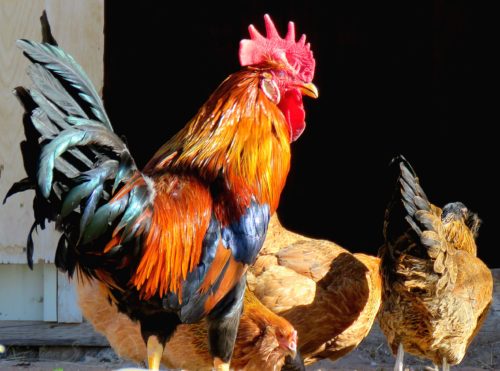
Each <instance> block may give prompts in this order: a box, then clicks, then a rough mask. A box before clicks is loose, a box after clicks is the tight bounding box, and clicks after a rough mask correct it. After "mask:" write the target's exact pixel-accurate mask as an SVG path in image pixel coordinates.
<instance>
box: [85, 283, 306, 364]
mask: <svg viewBox="0 0 500 371" xmlns="http://www.w3.org/2000/svg"><path fill="white" fill-rule="evenodd" d="M77 291H78V302H79V305H80V308H81V309H82V312H83V315H84V316H85V318H86V319H87V320H88V321H89V322H90V323H92V325H93V326H94V328H95V329H96V330H97V331H99V332H100V333H101V334H103V335H104V336H106V338H107V339H108V341H109V343H110V344H111V346H112V347H113V349H114V350H115V352H116V353H117V354H118V355H119V356H120V357H123V358H126V359H130V360H132V361H135V362H142V361H144V360H145V359H146V347H145V345H144V342H143V341H142V339H141V332H140V329H139V326H138V324H137V323H135V322H132V321H131V320H130V319H129V318H128V317H127V316H126V315H124V314H123V313H119V312H118V309H117V308H116V306H115V305H114V304H113V303H112V302H110V301H109V300H108V298H107V294H106V290H105V287H103V284H102V283H100V282H98V281H96V280H87V279H83V280H77ZM206 337H207V326H206V322H205V321H201V322H198V323H195V324H183V325H180V326H179V327H178V329H177V331H176V332H175V334H174V335H173V336H172V338H171V339H170V341H169V342H168V344H167V346H166V348H165V350H164V352H163V357H162V360H161V363H162V364H163V365H165V366H167V367H169V368H173V369H180V368H182V369H187V370H211V369H212V363H211V357H210V354H209V351H208V347H207V342H206ZM296 349H297V332H296V331H295V330H294V328H293V327H292V325H291V324H290V323H289V322H288V321H287V320H285V319H284V318H283V317H280V316H278V315H276V314H274V313H273V312H271V311H270V310H269V309H267V308H266V307H265V306H264V305H263V304H262V303H261V302H260V301H259V300H258V299H257V298H256V297H255V296H254V295H253V294H252V292H251V291H249V290H246V291H245V296H244V306H243V313H242V315H241V319H240V325H239V330H238V335H237V337H236V343H235V347H234V353H233V357H232V359H231V367H232V368H234V369H235V370H275V369H279V367H281V365H282V364H283V363H284V362H285V357H287V356H290V357H295V352H296Z"/></svg>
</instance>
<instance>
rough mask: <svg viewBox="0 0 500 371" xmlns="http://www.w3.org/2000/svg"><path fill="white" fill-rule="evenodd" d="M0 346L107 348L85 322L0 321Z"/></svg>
mask: <svg viewBox="0 0 500 371" xmlns="http://www.w3.org/2000/svg"><path fill="white" fill-rule="evenodd" d="M0 344H3V345H6V346H82V347H86V346H108V341H107V340H106V338H105V337H103V336H102V335H100V334H98V333H96V332H95V331H94V329H93V328H92V325H90V324H89V323H87V322H84V323H78V324H61V323H50V322H41V321H0Z"/></svg>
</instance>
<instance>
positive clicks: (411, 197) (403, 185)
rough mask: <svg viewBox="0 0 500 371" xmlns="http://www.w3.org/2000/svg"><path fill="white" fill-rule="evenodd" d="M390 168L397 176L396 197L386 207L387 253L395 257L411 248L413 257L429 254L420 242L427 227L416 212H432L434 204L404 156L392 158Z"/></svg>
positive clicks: (385, 231)
mask: <svg viewBox="0 0 500 371" xmlns="http://www.w3.org/2000/svg"><path fill="white" fill-rule="evenodd" d="M391 167H392V168H394V169H395V171H397V174H398V175H397V182H396V186H395V190H394V193H393V197H392V199H391V201H390V202H389V204H388V205H387V208H386V210H385V219H384V239H385V247H386V249H388V251H386V254H390V256H391V257H394V255H399V254H400V253H402V252H405V253H409V252H410V250H411V255H413V256H417V257H418V256H420V257H426V256H427V253H426V252H425V251H424V250H422V246H421V244H420V237H421V235H422V230H423V229H424V226H423V225H422V224H421V223H420V221H419V217H418V215H417V212H418V211H420V210H423V211H429V210H430V208H431V205H430V203H429V200H428V199H427V196H426V195H425V192H424V190H423V189H422V187H421V186H420V183H419V179H418V177H417V175H416V173H415V171H414V170H413V168H412V166H411V165H410V163H409V162H408V161H407V160H406V159H405V158H404V157H403V156H401V155H399V156H397V157H395V158H394V159H393V160H392V161H391Z"/></svg>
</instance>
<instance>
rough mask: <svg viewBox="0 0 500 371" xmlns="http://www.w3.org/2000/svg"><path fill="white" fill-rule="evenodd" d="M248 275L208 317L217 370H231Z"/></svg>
mask: <svg viewBox="0 0 500 371" xmlns="http://www.w3.org/2000/svg"><path fill="white" fill-rule="evenodd" d="M245 285H246V277H245V276H243V277H242V278H241V280H240V282H239V283H238V284H237V285H236V286H235V287H234V288H233V289H232V290H231V291H230V292H229V293H228V294H227V295H226V296H225V297H224V299H222V300H221V301H220V302H219V303H218V304H217V305H216V306H215V308H214V309H213V310H212V311H211V312H210V314H209V315H208V317H207V321H208V345H209V349H210V355H211V356H212V358H213V360H214V368H215V370H216V371H226V370H229V363H230V361H231V356H232V355H233V349H234V342H235V341H236V334H237V333H238V326H239V324H240V316H241V312H242V310H243V294H244V293H245Z"/></svg>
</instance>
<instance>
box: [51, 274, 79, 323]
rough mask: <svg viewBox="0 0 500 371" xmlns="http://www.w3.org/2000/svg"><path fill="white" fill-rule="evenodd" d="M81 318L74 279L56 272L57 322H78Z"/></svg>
mask: <svg viewBox="0 0 500 371" xmlns="http://www.w3.org/2000/svg"><path fill="white" fill-rule="evenodd" d="M82 319H83V317H82V311H81V310H80V307H79V306H78V296H77V293H76V287H75V280H74V279H72V280H70V279H69V278H68V275H67V274H66V273H62V272H57V322H60V323H80V322H82Z"/></svg>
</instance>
